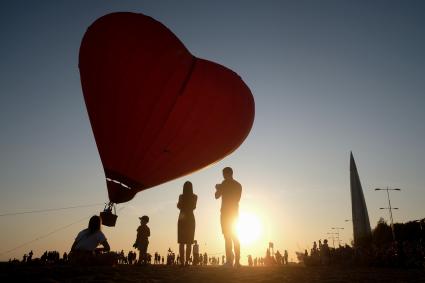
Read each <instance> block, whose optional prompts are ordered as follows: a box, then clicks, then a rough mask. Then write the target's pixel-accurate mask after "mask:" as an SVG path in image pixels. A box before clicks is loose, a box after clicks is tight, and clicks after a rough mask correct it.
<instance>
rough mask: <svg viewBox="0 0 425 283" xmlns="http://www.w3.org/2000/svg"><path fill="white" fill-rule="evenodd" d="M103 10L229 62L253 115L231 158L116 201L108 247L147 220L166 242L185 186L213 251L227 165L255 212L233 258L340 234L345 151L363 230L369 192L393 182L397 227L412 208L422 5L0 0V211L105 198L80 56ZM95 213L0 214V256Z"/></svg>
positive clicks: (49, 242) (42, 245) (59, 239)
mask: <svg viewBox="0 0 425 283" xmlns="http://www.w3.org/2000/svg"><path fill="white" fill-rule="evenodd" d="M116 11H133V12H140V13H144V14H146V15H149V16H151V17H153V18H155V19H157V20H159V21H160V22H162V23H163V24H165V25H166V26H167V27H168V28H170V29H171V30H172V31H173V32H174V33H175V34H176V35H177V36H178V37H179V38H180V40H181V41H182V42H183V43H184V44H185V45H186V47H187V48H188V49H189V50H190V51H191V52H192V54H194V55H195V56H197V57H201V58H205V59H208V60H211V61H215V62H218V63H220V64H222V65H224V66H227V67H228V68H231V69H233V70H234V71H235V72H237V73H238V74H239V75H240V76H241V77H242V79H243V80H244V81H245V82H246V84H247V85H248V86H249V87H250V89H251V91H252V93H253V94H254V98H255V102H256V117H255V122H254V126H253V128H252V130H251V133H250V135H249V136H248V138H247V139H246V141H245V142H244V143H243V144H242V146H241V147H240V148H239V149H238V150H237V151H235V152H234V153H233V154H232V155H230V156H229V157H227V158H225V159H224V160H222V161H221V162H219V163H217V164H215V165H213V166H211V167H209V168H206V169H204V170H202V171H200V172H198V173H195V174H192V175H189V176H186V177H184V178H181V179H177V180H174V181H172V182H168V183H166V184H163V185H161V186H158V187H155V188H152V189H149V190H147V191H144V192H141V193H139V194H138V195H137V196H136V197H135V198H134V199H133V200H132V201H130V202H128V203H125V204H121V205H118V211H119V213H118V214H119V218H118V223H117V226H116V227H115V228H104V232H105V234H106V236H107V238H108V240H109V242H110V244H111V246H112V249H114V250H121V249H124V250H126V251H128V250H129V249H130V247H131V245H132V244H133V242H134V240H135V237H136V228H137V226H138V224H139V221H138V216H141V215H143V214H147V215H149V216H150V218H151V221H150V223H149V226H150V228H151V232H152V237H151V239H150V246H149V251H150V252H152V253H153V252H155V251H159V252H160V253H161V254H165V252H166V250H167V249H168V247H171V248H172V249H174V250H176V248H177V243H176V242H177V218H178V210H177V208H176V202H177V199H178V195H179V194H180V193H181V191H182V186H183V183H184V182H185V181H186V180H190V181H192V183H193V184H194V191H195V193H197V194H198V207H197V209H196V211H195V217H196V221H197V230H196V239H198V241H199V242H200V243H201V251H202V252H204V251H206V252H208V253H210V254H215V253H223V251H224V243H223V239H222V235H221V230H220V224H219V207H220V203H219V201H216V200H215V199H214V192H215V189H214V184H216V183H219V182H220V181H221V180H222V177H221V169H222V168H223V167H224V166H232V167H233V168H234V171H235V174H234V175H235V178H236V179H237V180H238V181H239V182H241V183H242V185H243V196H242V200H241V211H244V212H247V213H253V214H256V215H258V217H259V218H260V219H261V221H262V226H263V233H262V235H261V237H260V239H259V240H258V241H257V242H255V243H253V244H251V245H246V246H243V248H242V249H243V250H242V253H243V254H242V255H243V257H246V255H247V254H253V255H263V254H264V252H265V249H266V247H267V243H268V241H273V242H274V243H275V247H276V248H278V249H280V250H283V249H288V250H289V253H290V258H295V256H294V251H296V250H304V248H311V243H312V241H313V240H318V239H323V238H325V237H326V236H328V235H327V234H326V233H328V232H331V231H332V230H331V229H330V228H331V227H343V228H344V230H343V231H342V232H341V239H342V241H343V242H349V241H350V239H352V236H351V233H352V228H351V226H350V225H351V224H350V223H349V222H344V220H345V219H349V218H351V203H350V187H349V153H350V150H352V151H353V153H354V157H355V158H356V162H357V166H358V169H359V173H360V178H361V181H362V184H363V190H364V195H365V198H366V203H367V206H368V210H369V215H370V220H371V225H372V226H375V225H376V222H377V220H378V219H379V218H380V217H384V218H385V219H388V215H387V211H384V210H379V207H384V206H386V204H387V203H386V196H385V194H384V193H383V192H375V191H373V188H375V187H386V186H391V187H399V188H401V189H402V191H401V192H395V193H393V194H392V202H393V205H394V206H396V207H399V208H400V209H399V210H398V211H396V212H395V214H394V219H395V221H397V222H403V221H408V220H414V219H418V218H423V217H425V213H424V212H425V210H424V208H423V204H424V203H425V191H424V189H425V174H424V173H425V123H424V121H425V52H424V50H425V32H424V30H425V17H424V15H425V2H423V1H298V0H297V1H210V2H207V1H161V2H159V1H1V3H0V35H1V44H0V214H3V213H9V212H20V211H26V210H34V209H43V208H55V207H66V206H74V205H82V204H96V203H103V202H106V201H107V193H106V188H105V181H104V175H103V169H102V164H101V162H100V158H99V156H98V152H97V148H96V145H95V142H94V138H93V134H92V131H91V128H90V123H89V120H88V116H87V112H86V108H85V104H84V100H83V95H82V90H81V84H80V78H79V70H78V51H79V46H80V43H81V39H82V37H83V34H84V32H85V30H86V28H87V27H88V26H89V25H90V24H91V23H92V22H93V21H95V20H96V19H97V18H98V17H100V16H103V15H105V14H107V13H110V12H116ZM101 209H102V206H97V207H88V208H80V209H76V210H75V209H74V210H63V211H55V212H46V213H39V214H24V215H16V216H7V217H0V225H1V227H2V228H1V233H0V260H7V259H9V258H13V257H19V258H21V256H22V255H23V254H24V253H28V252H29V250H30V249H33V250H34V252H35V256H40V255H41V253H42V252H43V251H44V250H59V251H60V252H61V253H62V252H64V251H68V250H69V248H70V246H71V244H72V242H73V239H74V238H75V236H76V234H77V233H78V232H79V231H80V230H81V229H83V228H85V227H86V225H87V222H88V217H89V216H91V215H93V214H95V213H98V212H99V211H100V210H101ZM85 217H87V219H83V218H85ZM81 219H83V220H82V221H80V222H78V223H76V224H74V225H71V226H69V227H68V228H65V229H62V230H60V231H58V232H55V233H52V234H51V235H50V236H48V237H44V238H41V239H39V240H37V241H35V242H33V243H31V244H29V245H26V246H23V247H21V248H18V249H16V250H13V251H11V252H7V251H9V250H11V249H13V248H15V247H17V246H19V245H21V244H23V243H26V242H28V241H31V240H34V239H37V238H39V237H40V236H44V235H46V234H48V233H49V232H54V231H56V230H57V229H60V228H61V227H64V226H67V225H68V224H72V223H74V222H77V221H78V220H81Z"/></svg>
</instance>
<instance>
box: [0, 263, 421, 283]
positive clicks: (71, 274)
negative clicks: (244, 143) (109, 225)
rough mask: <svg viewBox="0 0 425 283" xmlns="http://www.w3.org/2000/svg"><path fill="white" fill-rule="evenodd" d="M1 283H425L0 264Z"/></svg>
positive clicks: (277, 270) (415, 276)
mask: <svg viewBox="0 0 425 283" xmlns="http://www.w3.org/2000/svg"><path fill="white" fill-rule="evenodd" d="M0 282H2V283H3V282H188V283H191V282H193V283H204V282H214V283H224V282H239V283H249V282H297V283H298V282H334V283H336V282H373V283H376V282H425V271H423V270H417V269H385V268H342V267H337V268H333V267H303V266H295V265H294V266H284V267H254V268H249V267H242V268H240V269H226V268H223V267H186V268H180V267H174V266H155V265H154V266H130V265H119V266H116V267H72V266H25V265H15V266H13V265H10V264H8V263H0Z"/></svg>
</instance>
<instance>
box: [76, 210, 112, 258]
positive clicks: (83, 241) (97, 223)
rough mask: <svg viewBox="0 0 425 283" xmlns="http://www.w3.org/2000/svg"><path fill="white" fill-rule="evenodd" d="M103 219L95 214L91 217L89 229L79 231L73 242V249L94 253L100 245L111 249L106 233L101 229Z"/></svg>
mask: <svg viewBox="0 0 425 283" xmlns="http://www.w3.org/2000/svg"><path fill="white" fill-rule="evenodd" d="M101 225H102V220H101V218H100V217H99V216H97V215H94V216H92V217H91V218H90V221H89V226H88V228H87V229H84V230H82V231H81V232H80V233H78V235H77V238H75V241H74V243H73V244H72V247H71V251H72V252H73V253H75V252H78V251H79V252H89V253H93V252H94V251H95V250H96V248H97V247H98V246H99V245H102V246H103V249H100V250H104V251H109V250H110V249H111V248H110V246H109V243H108V241H107V240H106V237H105V234H103V232H102V231H101Z"/></svg>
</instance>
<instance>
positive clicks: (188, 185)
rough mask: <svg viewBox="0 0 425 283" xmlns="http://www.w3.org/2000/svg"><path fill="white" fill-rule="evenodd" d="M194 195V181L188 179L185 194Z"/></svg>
mask: <svg viewBox="0 0 425 283" xmlns="http://www.w3.org/2000/svg"><path fill="white" fill-rule="evenodd" d="M191 195H193V186H192V183H191V182H189V181H186V182H185V183H184V185H183V196H191Z"/></svg>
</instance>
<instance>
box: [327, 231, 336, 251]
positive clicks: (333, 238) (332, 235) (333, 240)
mask: <svg viewBox="0 0 425 283" xmlns="http://www.w3.org/2000/svg"><path fill="white" fill-rule="evenodd" d="M326 234H328V235H331V236H330V238H331V239H332V247H333V248H335V236H334V235H336V233H326Z"/></svg>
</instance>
